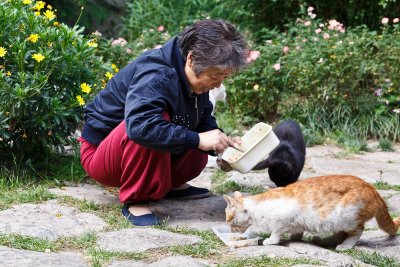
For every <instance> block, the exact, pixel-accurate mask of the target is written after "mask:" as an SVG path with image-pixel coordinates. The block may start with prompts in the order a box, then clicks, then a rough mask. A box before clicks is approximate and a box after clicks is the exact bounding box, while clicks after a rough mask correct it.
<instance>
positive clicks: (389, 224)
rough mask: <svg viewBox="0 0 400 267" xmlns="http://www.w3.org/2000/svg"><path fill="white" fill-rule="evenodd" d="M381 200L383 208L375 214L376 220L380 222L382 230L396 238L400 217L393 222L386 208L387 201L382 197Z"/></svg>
mask: <svg viewBox="0 0 400 267" xmlns="http://www.w3.org/2000/svg"><path fill="white" fill-rule="evenodd" d="M379 198H380V200H381V205H380V206H381V207H379V208H378V209H377V212H376V214H375V219H376V221H377V222H378V225H379V228H381V229H382V230H383V231H385V232H386V233H388V234H389V235H391V236H394V235H396V233H397V230H398V229H399V227H400V217H397V218H395V219H393V220H392V218H391V217H390V214H389V212H388V208H387V206H386V203H385V201H384V200H383V199H382V198H381V197H379Z"/></svg>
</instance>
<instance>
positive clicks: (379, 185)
mask: <svg viewBox="0 0 400 267" xmlns="http://www.w3.org/2000/svg"><path fill="white" fill-rule="evenodd" d="M373 185H374V186H375V188H376V189H379V190H395V191H400V185H390V184H388V183H386V182H382V181H378V182H375V183H374V184H373Z"/></svg>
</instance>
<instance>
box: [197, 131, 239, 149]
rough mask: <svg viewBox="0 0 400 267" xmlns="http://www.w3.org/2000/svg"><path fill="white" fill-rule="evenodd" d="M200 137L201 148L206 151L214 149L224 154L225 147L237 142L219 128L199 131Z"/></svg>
mask: <svg viewBox="0 0 400 267" xmlns="http://www.w3.org/2000/svg"><path fill="white" fill-rule="evenodd" d="M199 137H200V142H199V149H201V150H204V151H209V150H214V151H215V152H216V153H217V154H222V152H224V150H225V148H227V147H228V146H233V145H234V144H235V142H234V141H233V140H232V138H230V137H228V136H227V135H225V134H224V133H223V132H221V131H220V130H219V129H215V130H212V131H208V132H204V133H199Z"/></svg>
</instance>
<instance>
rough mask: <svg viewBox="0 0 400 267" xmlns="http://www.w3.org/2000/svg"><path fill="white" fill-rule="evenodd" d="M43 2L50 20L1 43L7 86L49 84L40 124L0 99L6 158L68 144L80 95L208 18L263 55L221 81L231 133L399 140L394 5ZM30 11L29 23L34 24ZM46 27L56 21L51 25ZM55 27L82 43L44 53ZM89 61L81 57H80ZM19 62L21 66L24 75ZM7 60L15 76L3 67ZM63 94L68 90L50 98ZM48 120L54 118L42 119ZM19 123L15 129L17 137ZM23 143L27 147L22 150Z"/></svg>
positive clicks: (5, 17) (228, 0)
mask: <svg viewBox="0 0 400 267" xmlns="http://www.w3.org/2000/svg"><path fill="white" fill-rule="evenodd" d="M22 2H23V1H22V0H13V1H12V2H7V1H6V2H3V5H2V8H3V10H2V13H1V15H2V16H1V20H2V21H1V23H3V24H4V25H8V26H10V21H11V20H10V18H11V17H12V16H11V13H10V12H9V10H8V9H7V8H9V6H10V5H11V4H13V5H15V6H14V7H17V6H19V7H18V8H22V7H23V4H22ZM27 2H29V1H27ZM37 2H38V1H36V3H37ZM34 4H35V1H34V0H32V4H31V5H34ZM46 5H47V6H46V8H47V9H48V10H50V11H54V12H55V14H56V18H55V19H54V20H52V21H51V22H49V21H43V20H40V19H38V18H36V19H35V21H37V22H36V23H34V24H32V25H33V26H32V27H31V28H29V29H27V30H25V31H24V32H23V31H20V30H15V31H13V32H12V34H9V33H7V34H6V33H5V31H3V32H2V34H1V39H0V42H1V43H0V47H4V48H5V49H6V51H7V53H6V54H5V56H3V57H1V58H0V64H1V66H2V68H0V70H1V73H2V75H3V77H2V83H3V84H13V83H17V82H18V84H21V82H20V81H21V80H23V81H25V80H26V77H30V78H29V79H30V81H31V84H33V85H34V84H36V83H37V84H45V86H44V87H41V88H43V89H42V90H43V91H42V92H44V94H42V95H43V96H42V97H39V96H38V95H36V96H37V97H38V98H35V100H34V101H36V102H35V103H38V105H39V104H40V105H41V106H40V109H43V112H42V113H43V115H41V116H39V117H38V118H40V120H39V119H37V120H36V121H37V123H38V124H34V123H33V122H29V120H27V114H33V113H35V112H37V110H38V108H37V107H36V108H35V106H32V108H33V109H35V110H32V109H31V110H30V109H29V108H28V105H22V104H23V103H25V102H24V101H25V100H24V99H22V98H18V95H17V96H15V97H14V99H15V101H20V103H22V104H21V105H22V106H24V107H26V110H24V113H22V112H21V113H20V114H18V111H17V110H15V112H14V113H10V110H9V109H10V103H12V102H10V101H9V100H6V99H11V98H12V94H11V95H10V94H9V93H10V92H11V91H10V92H8V94H9V95H7V94H6V93H7V92H5V91H3V92H2V93H3V94H4V95H5V96H7V97H8V98H4V99H5V100H4V101H3V102H1V101H0V103H3V104H0V138H1V139H3V140H0V142H3V143H2V144H0V150H2V151H5V150H6V149H7V148H8V149H11V151H13V152H15V151H18V150H20V151H29V153H28V154H27V153H25V155H24V157H25V158H28V159H30V158H36V157H37V158H40V156H43V155H45V153H41V152H42V151H43V146H50V147H54V146H64V145H66V144H70V143H71V139H70V138H66V136H68V135H72V134H73V132H74V130H75V128H77V127H79V123H80V120H81V119H82V111H83V107H84V104H82V101H81V102H77V100H76V97H77V96H78V95H82V96H84V97H85V99H83V100H84V101H85V102H87V101H90V99H91V98H92V97H93V96H94V95H95V93H96V92H98V91H99V90H101V89H102V88H103V87H104V86H105V84H106V83H107V81H108V80H109V79H110V78H111V77H112V76H113V75H114V74H115V73H116V72H118V71H119V69H121V68H123V67H124V66H125V65H126V64H128V63H129V62H130V61H132V60H134V59H135V58H136V57H137V56H138V55H140V54H141V53H142V52H143V51H145V50H148V49H153V48H156V47H157V46H159V45H162V44H163V43H164V42H165V41H167V40H168V39H169V38H171V37H172V36H174V35H176V34H177V33H179V32H180V31H181V30H182V29H183V28H184V27H185V26H187V25H190V24H191V23H192V22H193V21H195V20H198V19H203V18H223V19H226V20H229V21H231V22H232V23H234V24H235V25H237V26H238V28H239V30H240V31H241V32H242V33H243V34H244V35H245V36H246V37H247V39H248V41H249V44H250V46H251V49H252V50H255V51H259V52H260V56H259V57H258V58H257V59H256V60H255V62H254V63H252V64H251V65H250V66H249V67H248V68H247V69H246V70H245V71H243V72H242V73H239V74H237V75H235V76H233V77H232V78H230V79H228V80H227V81H226V82H225V85H226V87H227V94H228V96H227V102H226V103H225V104H222V103H219V104H218V105H217V110H216V115H217V119H218V121H219V123H220V125H221V126H222V128H225V129H226V131H227V132H228V133H230V134H237V133H238V132H240V131H242V130H243V129H245V128H246V127H248V126H251V125H252V124H254V123H255V122H257V121H265V122H268V123H271V124H274V123H277V122H279V121H280V120H282V119H286V118H291V119H295V120H297V121H299V122H300V123H301V124H302V126H303V129H304V132H305V135H306V138H307V141H308V143H309V144H316V143H321V142H323V141H324V140H326V138H327V137H329V138H330V137H336V139H337V140H341V141H340V142H342V143H346V142H345V141H343V139H344V138H355V139H363V140H366V139H368V138H376V139H379V140H385V142H387V140H391V141H392V142H395V141H399V140H400V89H399V88H400V38H399V37H400V36H399V35H400V29H399V23H398V16H399V14H400V4H399V2H398V0H373V1H366V0H358V1H357V0H347V1H345V0H339V1H335V2H334V3H333V2H332V1H326V0H318V1H317V0H315V1H303V0H294V1H283V0H248V1H241V0H192V1H189V0H63V1H57V0H48V1H46ZM49 5H50V6H51V9H50V8H49ZM16 10H17V9H16ZM15 12H17V11H15ZM18 12H22V13H23V14H25V13H26V12H28V11H21V10H19V11H18ZM24 12H25V13H24ZM28 13H29V12H28ZM28 13H26V14H25V15H24V16H25V17H26V18H27V19H28V18H29V19H30V20H33V18H34V17H32V15H29V14H28ZM41 16H42V15H41ZM15 17H18V16H15V14H14V15H13V17H12V18H15ZM7 21H8V22H7ZM53 22H59V23H60V25H61V26H60V27H55V26H54V25H53ZM10 27H11V26H10ZM3 29H4V27H3ZM61 29H63V31H64V32H66V33H69V35H68V34H67V35H66V36H67V37H68V36H74V38H76V40H77V41H75V42H74V43H69V44H68V45H67V44H65V46H66V47H68V50H65V48H64V47H63V46H62V45H59V44H57V45H56V42H53V43H54V45H53V47H50V48H51V49H45V48H44V47H45V46H46V45H47V46H49V43H48V42H47V41H46V40H47V39H49V38H50V39H51V38H53V39H54V38H61V37H57V36H62V35H61V34H62V32H61ZM32 33H41V35H40V39H39V42H38V43H36V44H32V42H29V41H27V40H28V39H27V37H28V36H29V34H32ZM68 38H70V37H68ZM50 39H49V40H50ZM13 43H15V44H18V45H21V44H27V45H24V47H23V49H22V50H21V51H26V52H24V53H25V54H24V55H22V56H25V57H26V55H30V54H31V53H33V52H34V49H39V50H38V51H42V53H43V54H44V55H45V56H46V60H45V61H43V62H46V64H44V63H40V64H39V62H38V63H37V64H36V65H37V66H38V67H36V69H35V68H33V67H32V66H35V65H32V62H30V63H29V62H28V61H27V58H25V61H24V59H22V61H21V55H19V54H18V51H17V50H15V47H17V46H14V49H13V48H12V47H13ZM77 43H78V44H80V45H79V46H77V45H76V44H77ZM28 44H29V46H28ZM39 44H40V45H42V46H43V47H41V48H39ZM32 47H33V48H32ZM24 49H25V50H24ZM29 49H30V50H29ZM63 49H64V50H63ZM12 51H14V52H12ZM65 51H67V52H65ZM26 53H28V54H26ZM46 53H47V54H46ZM59 53H64V60H65V59H66V60H67V62H66V63H62V64H61V63H60V62H63V57H59V56H58V55H59ZM84 57H86V58H87V59H86V60H82V59H83V58H84ZM50 59H51V60H50ZM18 60H20V61H18ZM47 60H48V61H47ZM16 62H20V66H21V67H20V69H18V67H17V66H18V65H17V63H16ZM21 62H22V63H21ZM24 64H25V65H24ZM29 64H30V65H29ZM14 65H15V66H16V67H15V69H14V70H13V69H9V68H12V66H14ZM4 66H6V67H4ZM51 66H54V67H53V68H54V69H56V68H64V69H60V70H58V72H57V73H64V74H63V77H64V78H62V77H58V76H56V75H47V76H46V75H45V74H46V72H48V71H49V70H48V68H49V67H50V68H51ZM63 66H64V67H63ZM69 66H72V67H70V68H69ZM77 68H79V70H77ZM7 71H11V73H10V75H8V72H7ZM40 71H42V73H41V72H40ZM53 73H54V72H53ZM84 75H86V77H84ZM74 77H78V78H74ZM82 83H87V85H89V86H90V88H91V93H90V94H84V93H82V88H81V86H80V85H81V84H82ZM11 87H13V86H11ZM11 87H10V86H9V88H11ZM58 87H60V88H64V87H65V88H68V90H67V91H63V90H53V92H52V88H58ZM4 88H5V87H4ZM4 88H2V89H4ZM13 88H15V87H13ZM29 88H30V87H27V88H25V89H21V90H25V91H27V90H30V89H29ZM32 88H33V89H32V90H36V89H35V87H34V86H32ZM13 92H14V91H13ZM22 92H23V91H22ZM17 93H20V92H16V91H15V92H14V93H13V94H17ZM61 93H62V94H67V95H68V97H69V99H68V101H56V99H60V96H59V95H57V94H61ZM29 101H31V100H29ZM77 103H78V104H77ZM79 103H80V104H82V105H80V104H79ZM71 105H73V109H71ZM57 110H62V112H58V111H57ZM10 114H12V116H13V117H12V118H11V117H10ZM50 114H53V115H52V116H53V117H51V118H50V119H46V120H44V119H43V118H49V115H50ZM64 117H65V119H64ZM33 121H35V120H33ZM39 123H40V125H39ZM53 124H54V125H55V126H54V127H52V125H53ZM64 124H65V125H67V127H64V126H63V125H64ZM15 125H20V126H21V129H20V130H18V131H16V130H15ZM10 129H11V130H12V132H10ZM28 129H29V134H27V133H26V132H27V130H28ZM49 132H50V133H51V134H49ZM12 134H18V136H17V137H16V139H13V140H11V139H10V138H11V137H10V136H12ZM44 135H47V137H43V136H44ZM38 136H41V138H40V140H41V143H40V142H39V143H40V144H38V142H37V137H38ZM18 138H19V139H18ZM30 138H33V139H30ZM5 140H6V141H7V140H8V141H7V142H4V141H5ZM10 140H11V141H10ZM14 140H21V142H20V143H17V141H14ZM17 144H18V146H17ZM23 144H29V147H27V148H23ZM35 144H38V145H37V146H36V145H35ZM28 148H29V149H28ZM25 149H26V150H25ZM35 153H36V154H35ZM4 155H6V154H4ZM30 155H35V157H33V156H30Z"/></svg>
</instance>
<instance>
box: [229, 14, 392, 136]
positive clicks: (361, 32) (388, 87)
mask: <svg viewBox="0 0 400 267" xmlns="http://www.w3.org/2000/svg"><path fill="white" fill-rule="evenodd" d="M308 13H310V12H308ZM397 21H398V20H395V22H392V20H391V21H390V22H389V23H384V24H382V31H381V33H377V32H375V31H370V30H368V29H367V28H366V27H362V26H361V27H356V28H353V29H345V28H344V26H343V25H342V24H341V23H339V22H337V21H336V20H329V21H322V20H319V19H312V18H311V17H310V14H308V15H307V14H306V15H304V16H303V17H302V18H301V19H298V20H296V22H295V23H293V24H291V25H289V28H288V29H289V30H288V31H287V32H285V33H277V32H271V31H264V32H263V35H264V37H263V38H262V40H263V42H262V43H261V45H259V46H258V47H256V49H257V50H259V51H260V54H261V55H260V57H259V58H258V59H257V60H256V61H255V62H254V64H253V65H252V66H251V67H249V68H248V70H246V71H245V72H243V73H241V74H239V75H236V76H235V77H233V79H231V80H230V81H229V83H228V84H227V88H228V98H229V99H228V100H229V103H230V104H231V106H232V108H238V109H239V110H240V111H241V112H242V114H244V115H246V116H247V117H250V118H256V119H259V120H265V121H274V120H276V119H277V118H279V117H280V116H283V117H293V118H296V119H298V120H300V121H301V122H302V123H303V124H305V125H309V124H312V123H314V124H315V122H311V121H310V120H311V119H312V118H314V120H315V121H318V124H320V126H319V129H320V130H322V131H324V130H327V131H331V130H332V129H337V128H342V129H344V128H346V127H347V128H349V129H350V131H353V130H354V129H356V127H359V128H358V129H360V136H362V137H369V136H384V137H389V136H390V137H392V138H393V137H394V138H395V139H396V138H397V139H399V138H400V135H399V130H396V127H399V124H400V119H399V114H398V113H399V112H400V109H399V108H400V91H399V90H398V88H400V79H399V77H400V76H399V74H400V73H399V72H400V69H399V67H400V58H399V57H398V56H396V55H399V52H400V39H399V34H400V31H399V25H398V22H397ZM384 22H386V20H384ZM313 114H314V115H313ZM382 129H387V130H388V131H386V130H385V131H384V132H383V133H381V130H382Z"/></svg>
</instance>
